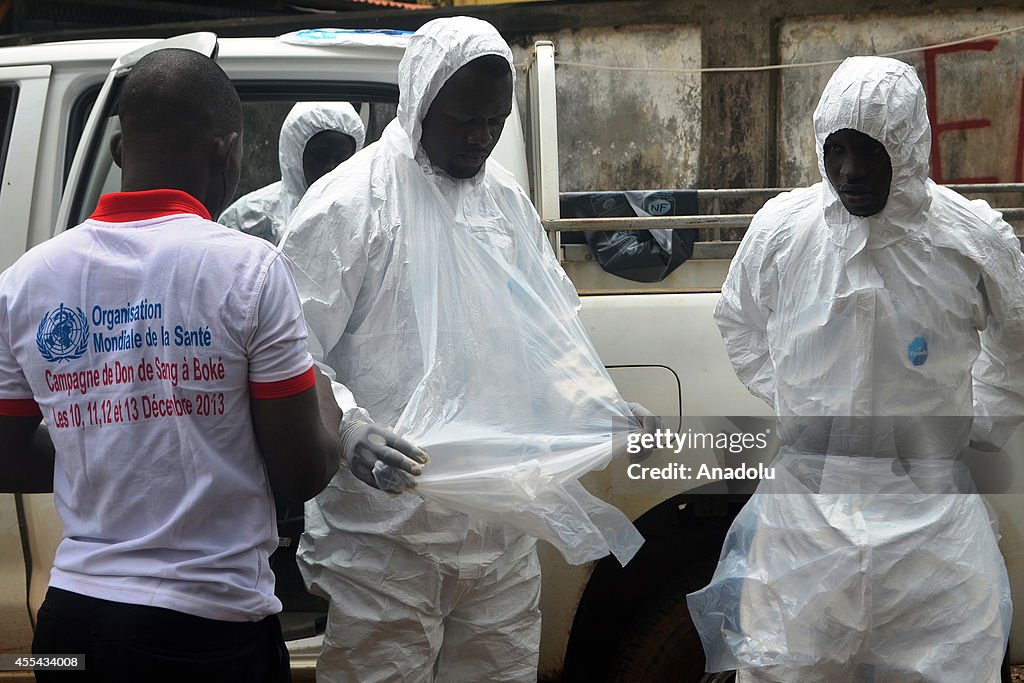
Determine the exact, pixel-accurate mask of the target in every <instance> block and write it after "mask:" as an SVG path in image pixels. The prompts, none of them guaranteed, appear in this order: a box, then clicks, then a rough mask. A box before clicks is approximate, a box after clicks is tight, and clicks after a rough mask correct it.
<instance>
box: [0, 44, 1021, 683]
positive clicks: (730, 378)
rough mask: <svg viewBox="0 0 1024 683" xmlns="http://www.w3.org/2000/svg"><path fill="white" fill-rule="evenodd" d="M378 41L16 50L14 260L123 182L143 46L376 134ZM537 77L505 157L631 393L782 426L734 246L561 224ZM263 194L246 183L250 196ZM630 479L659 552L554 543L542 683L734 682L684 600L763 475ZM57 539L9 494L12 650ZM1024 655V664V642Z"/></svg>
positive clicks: (538, 64) (10, 242) (3, 125)
mask: <svg viewBox="0 0 1024 683" xmlns="http://www.w3.org/2000/svg"><path fill="white" fill-rule="evenodd" d="M378 39H379V36H375V35H373V34H369V35H364V36H362V37H361V36H360V34H358V33H353V34H351V35H348V36H347V37H346V38H345V40H343V41H339V42H337V43H335V44H325V45H320V46H307V45H296V44H292V43H290V42H287V41H284V40H280V39H273V38H228V39H222V40H219V41H218V40H217V38H216V36H214V35H213V34H208V33H207V34H191V35H189V36H181V37H178V38H174V39H170V40H168V41H161V42H157V41H147V40H120V41H110V40H107V41H80V42H70V43H51V44H43V45H33V46H25V47H12V48H3V49H0V134H2V136H3V137H2V138H0V172H2V184H0V217H2V218H0V269H3V268H6V267H7V266H8V265H10V264H11V263H13V262H14V261H15V260H16V259H17V258H18V257H19V256H20V255H21V254H22V253H24V252H25V251H26V250H27V249H29V248H31V247H32V246H34V245H36V244H39V243H41V242H43V241H44V240H47V239H49V238H51V237H53V236H54V235H56V234H57V233H59V232H61V231H63V230H66V229H68V228H70V227H72V226H74V225H75V224H77V223H78V222H80V221H81V220H82V219H83V218H84V217H86V216H88V215H89V213H90V212H91V210H92V208H93V207H94V206H95V204H96V201H97V198H98V197H99V196H100V194H101V193H103V192H107V191H111V190H116V189H118V187H119V169H118V168H117V167H116V166H115V165H114V164H113V163H112V160H111V158H110V156H109V154H108V153H107V151H106V150H107V144H106V142H107V140H108V139H109V137H110V136H111V135H112V134H113V132H114V131H115V130H116V126H117V118H116V116H114V113H113V112H114V111H115V110H114V103H115V102H116V96H117V92H118V88H119V84H120V82H121V81H120V79H121V78H122V77H123V76H124V75H125V74H126V73H127V71H128V70H129V69H130V68H131V66H132V64H134V63H135V62H136V61H137V60H138V59H139V58H140V57H141V56H142V55H143V54H145V53H146V52H148V51H151V50H154V49H157V48H159V47H162V46H170V45H175V44H176V45H178V46H187V47H190V48H192V49H196V50H198V51H202V52H206V53H207V54H213V53H214V52H216V53H217V59H218V61H219V63H220V64H221V65H222V66H223V68H224V69H225V71H226V72H227V73H228V75H229V76H230V77H231V78H232V79H233V80H234V82H235V84H236V86H237V88H238V91H239V93H240V95H241V97H242V100H243V106H244V110H245V114H246V120H247V121H254V120H255V121H263V122H264V123H265V122H266V121H267V120H268V119H272V120H274V121H275V125H276V124H279V123H280V120H281V119H283V116H284V113H285V112H287V110H288V109H289V108H290V107H291V105H292V104H294V102H296V101H298V100H346V101H350V102H352V103H354V104H355V105H356V106H357V108H358V109H359V110H360V112H361V115H362V116H363V117H364V120H365V121H366V122H367V124H368V133H369V134H368V139H367V142H368V143H369V142H371V141H372V140H373V139H376V136H379V133H380V130H381V128H382V127H383V125H382V124H383V123H386V120H387V119H388V118H389V117H391V116H394V110H395V103H396V102H397V99H398V88H397V73H398V68H397V67H398V62H399V60H400V59H401V56H402V53H403V49H404V48H403V46H402V41H401V39H400V38H394V39H393V40H390V44H380V40H378ZM524 71H525V78H526V81H527V87H526V88H525V91H526V92H525V96H524V97H523V98H522V102H521V105H523V108H524V110H528V111H529V117H528V124H529V125H528V127H527V128H528V130H527V132H528V136H527V135H524V127H523V124H522V123H521V119H520V116H519V113H518V110H516V109H514V110H513V114H512V116H511V118H510V119H509V121H508V123H507V124H506V126H505V130H504V133H503V134H502V138H501V141H500V142H499V145H498V147H497V149H496V151H495V153H494V154H495V158H496V159H498V160H499V161H500V162H501V163H502V164H503V165H504V166H506V167H507V168H509V169H510V170H511V171H512V172H513V173H514V174H515V175H516V177H517V178H518V179H519V180H520V182H521V183H522V185H523V186H524V187H528V188H532V192H531V196H532V197H533V198H534V201H535V204H536V206H537V208H538V211H539V212H540V214H541V216H542V218H544V219H546V221H547V226H548V227H549V229H551V230H552V244H553V247H554V248H555V249H556V250H557V252H558V254H559V257H560V259H561V260H562V262H563V264H564V267H565V269H566V271H567V272H568V274H569V275H570V277H571V278H572V280H573V281H574V282H575V283H576V285H577V289H578V290H579V292H580V294H581V295H582V301H583V310H582V314H581V315H582V317H583V320H584V322H585V324H586V326H587V329H588V331H589V333H590V335H591V338H592V339H593V341H594V344H595V346H596V348H597V350H598V351H599V353H600V355H601V357H602V359H603V361H604V363H605V365H606V366H607V367H608V368H609V370H610V372H611V375H612V377H613V379H614V380H615V381H616V383H617V384H618V386H619V388H620V390H621V391H622V393H623V395H624V396H625V397H626V398H627V400H630V401H639V402H642V403H643V404H645V405H646V406H647V407H648V408H650V409H651V410H653V411H654V412H655V413H656V414H659V415H664V416H673V415H686V416H706V420H711V421H718V422H719V423H720V424H727V426H729V427H730V428H732V429H735V430H742V431H759V430H761V429H763V427H764V425H770V424H771V419H770V414H769V411H768V409H767V407H766V406H765V405H764V404H762V403H761V402H759V401H757V400H756V399H754V398H753V397H751V396H750V395H749V394H748V392H747V391H746V390H745V389H744V388H743V387H742V386H741V385H740V383H739V382H738V381H737V380H736V378H735V376H734V374H733V372H732V369H731V367H730V365H729V362H728V359H727V357H726V354H725V350H724V347H723V345H722V342H721V338H720V337H719V335H718V332H717V330H716V328H715V326H714V323H713V320H712V315H711V312H712V309H713V307H714V304H715V301H716V299H717V296H718V294H717V292H718V290H719V288H720V286H721V283H722V281H723V279H724V277H725V273H726V271H727V269H728V264H729V256H730V255H731V252H732V251H733V250H734V249H735V244H730V243H718V244H715V243H698V244H697V245H696V249H695V254H694V258H693V259H691V260H690V261H689V262H687V263H685V264H684V265H683V266H681V267H680V268H678V269H677V270H675V271H674V272H673V273H672V274H671V275H670V276H669V277H668V278H666V279H665V280H664V281H662V282H659V283H656V284H654V285H640V284H638V283H635V282H631V281H628V280H623V279H620V278H617V277H615V276H613V275H610V274H608V273H605V272H603V271H602V270H601V269H600V267H599V266H598V265H597V263H595V262H594V260H593V259H592V258H591V257H590V255H589V251H588V250H587V247H586V246H584V245H565V246H564V247H563V246H562V245H561V244H560V243H559V239H558V232H557V231H558V230H577V229H580V228H581V227H583V224H581V223H580V222H579V221H578V220H560V219H559V218H558V201H559V193H558V177H557V171H558V159H557V129H556V125H555V66H554V48H553V46H552V45H551V44H550V43H544V42H542V43H538V44H536V45H535V46H534V47H533V49H532V51H531V52H530V57H529V59H528V61H527V64H526V67H525V70H524ZM275 117H276V119H275ZM273 131H274V139H276V128H274V129H273ZM527 139H529V141H530V149H529V150H528V149H527V142H526V140H527ZM265 143H266V140H265V139H262V138H259V137H258V136H250V135H248V134H247V135H246V145H247V148H246V150H245V154H246V158H248V159H259V158H261V157H260V153H259V152H260V150H259V149H258V147H259V146H260V145H265ZM262 158H264V159H267V160H269V161H268V162H267V163H269V164H271V165H274V166H275V167H274V168H267V169H263V171H264V172H263V173H262V175H261V174H255V177H263V178H269V179H270V180H273V179H276V177H277V176H276V175H275V174H276V173H277V169H276V156H274V155H273V154H270V155H267V154H263V155H262ZM243 177H245V176H243ZM251 189H253V187H240V188H239V193H242V192H245V191H249V190H251ZM705 194H707V193H705ZM710 194H711V195H713V196H714V195H715V192H713V191H712V192H711V193H710ZM719 194H728V191H721V192H720V193H719ZM603 220H604V221H605V223H603V224H602V225H605V226H610V227H614V228H617V229H624V228H660V227H680V226H681V225H682V224H683V223H686V224H687V225H690V226H694V225H699V226H702V227H714V226H716V225H718V226H734V225H738V226H742V225H744V224H745V221H746V220H747V218H746V217H743V216H739V217H731V218H730V217H705V218H700V219H690V220H689V221H685V220H683V219H672V218H645V219H603ZM616 221H617V222H616ZM637 221H639V222H637ZM587 225H589V228H590V229H593V228H594V227H595V225H594V224H593V223H589V224H587ZM726 416H733V419H726ZM668 426H674V425H668ZM1019 436H1020V435H1019V434H1018V437H1019ZM2 447H3V445H2V444H0V448H2ZM673 457H674V456H673V455H672V454H671V453H670V452H668V451H659V452H658V453H656V454H655V456H654V460H652V461H651V464H655V465H656V464H659V463H661V464H670V463H671V462H672V460H673ZM698 457H699V458H701V459H703V461H705V462H707V463H711V464H719V465H721V464H725V460H726V457H727V454H726V453H724V452H723V451H721V450H717V451H716V450H715V449H708V450H707V451H705V452H703V453H701V454H700V455H699V456H698ZM624 473H625V467H624V464H617V463H613V464H612V465H611V466H609V467H608V468H607V469H606V470H605V471H602V472H595V473H592V474H590V475H588V476H587V477H586V478H585V479H584V482H585V483H586V485H587V486H588V487H589V488H590V489H591V490H592V491H593V492H594V493H596V494H598V495H600V496H602V497H604V498H606V499H608V500H610V501H612V502H613V503H615V504H616V505H617V506H619V507H620V508H621V509H622V510H623V511H625V512H626V514H628V515H629V516H630V517H631V518H632V519H634V520H635V523H636V525H637V527H638V528H639V529H640V531H641V532H642V533H643V534H644V536H645V537H646V543H645V545H644V547H643V548H642V549H641V551H640V553H639V554H638V555H637V557H636V558H635V559H634V560H633V561H632V562H630V564H629V565H628V566H627V567H625V568H622V567H620V566H619V565H618V563H617V561H616V560H614V559H612V558H606V559H604V560H601V561H599V562H595V563H590V564H586V565H582V566H569V565H567V564H565V563H564V561H563V560H562V559H561V557H560V556H559V555H558V553H557V552H556V551H554V550H553V549H552V548H550V547H546V546H545V547H542V549H541V555H542V561H543V577H544V584H543V592H542V611H543V640H542V650H541V660H540V670H539V672H538V675H539V677H540V679H541V680H564V681H577V680H579V681H588V682H592V683H597V682H600V681H608V682H617V683H642V682H646V683H654V682H660V681H669V680H671V681H683V682H687V683H690V682H693V683H696V682H697V681H711V680H727V678H728V676H727V675H726V676H722V675H719V676H714V675H710V674H705V673H704V660H703V654H702V651H701V646H700V641H699V639H698V638H697V636H696V634H695V632H694V630H693V626H692V624H691V623H690V619H689V615H688V612H687V610H686V605H685V595H686V593H687V592H689V591H691V590H693V589H695V588H698V587H700V586H702V585H703V584H704V583H705V582H706V580H707V578H709V577H710V574H711V572H712V570H713V568H714V566H715V563H716V561H717V559H718V553H719V550H720V548H721V541H722V538H723V536H724V534H725V531H726V529H727V528H728V525H729V523H730V521H731V519H732V517H733V516H734V515H735V513H736V512H737V511H738V509H739V507H740V506H741V505H742V503H743V502H744V501H745V500H746V497H747V495H748V494H749V490H750V484H752V482H746V484H747V485H746V486H740V487H737V488H729V487H726V486H724V485H721V486H717V485H716V488H715V489H714V491H713V492H711V490H710V489H708V488H704V489H700V490H698V489H696V488H695V487H696V485H697V483H698V482H696V481H672V482H659V483H657V484H656V485H651V483H650V482H648V483H647V485H642V484H638V483H636V482H633V481H632V480H630V479H629V478H628V477H626V476H625V475H624ZM705 493H707V495H704V494H705ZM712 493H713V494H712ZM993 503H994V504H995V506H996V508H997V509H998V510H999V511H1000V513H1001V517H1002V533H1003V542H1004V551H1005V553H1006V556H1007V562H1008V565H1009V567H1010V573H1011V576H1012V577H1014V587H1016V588H1021V587H1022V586H1021V580H1024V556H1022V553H1024V539H1022V536H1021V535H1022V533H1024V528H1022V527H1021V526H1020V525H1019V520H1021V519H1022V514H1021V513H1022V512H1024V502H1022V500H1021V498H1020V497H1017V496H1002V497H999V496H996V497H993ZM284 526H285V525H283V527H282V528H284ZM283 536H284V538H283V539H282V548H281V550H279V554H280V557H278V558H276V564H275V571H276V572H277V573H278V576H279V592H280V593H281V594H282V597H283V599H284V602H285V605H286V613H285V615H284V618H283V620H282V621H283V623H284V627H285V630H286V635H287V637H288V638H289V639H290V643H289V645H290V648H291V650H292V662H293V667H294V669H295V670H296V672H297V678H300V677H301V678H305V679H307V680H309V679H310V675H309V672H311V671H312V667H313V663H314V661H315V656H316V653H317V651H318V635H317V634H318V632H319V631H321V630H322V628H323V623H324V616H323V605H322V603H320V602H319V601H318V600H317V599H314V598H311V597H310V596H307V595H305V594H304V593H303V591H302V589H301V585H299V582H298V577H297V572H296V571H295V569H294V566H292V565H290V564H289V562H290V560H291V556H290V555H289V550H290V552H291V553H294V546H293V545H292V546H291V547H289V543H290V541H293V540H294V537H292V538H288V537H287V534H286V533H285V534H283ZM59 538H60V521H59V519H58V518H57V516H56V514H55V512H54V507H53V500H52V496H50V495H41V494H37V495H11V494H5V495H0V653H2V652H8V653H23V652H28V651H29V646H30V643H31V636H32V619H33V616H34V614H35V611H36V609H37V608H38V607H39V604H40V603H41V601H42V598H43V594H44V592H45V589H46V585H47V582H48V579H49V572H50V566H51V564H52V560H53V556H54V551H55V549H56V545H57V542H58V540H59ZM1018 594H1024V593H1018ZM1015 635H1016V636H1017V637H1016V638H1015V639H1014V640H1015V642H1019V643H1024V640H1021V637H1020V636H1022V635H1024V634H1021V633H1019V629H1017V630H1015ZM1017 658H1024V651H1021V652H1020V653H1019V654H1017ZM5 676H6V677H8V678H10V679H17V678H19V677H21V678H26V677H27V675H25V674H14V673H4V672H0V680H4V677H5Z"/></svg>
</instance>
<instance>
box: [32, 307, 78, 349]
mask: <svg viewBox="0 0 1024 683" xmlns="http://www.w3.org/2000/svg"><path fill="white" fill-rule="evenodd" d="M88 342H89V321H88V320H87V319H86V317H85V313H83V312H82V309H81V308H77V307H76V308H74V309H71V308H67V307H65V306H64V304H63V303H61V305H60V307H59V308H56V309H54V310H52V311H47V312H46V314H45V315H43V319H42V320H41V321H40V322H39V330H38V331H37V332H36V346H38V347H39V353H41V354H43V358H45V359H46V360H48V361H50V362H51V363H59V362H61V361H62V360H66V361H72V360H74V359H75V358H81V357H82V354H84V353H85V350H86V349H87V348H88Z"/></svg>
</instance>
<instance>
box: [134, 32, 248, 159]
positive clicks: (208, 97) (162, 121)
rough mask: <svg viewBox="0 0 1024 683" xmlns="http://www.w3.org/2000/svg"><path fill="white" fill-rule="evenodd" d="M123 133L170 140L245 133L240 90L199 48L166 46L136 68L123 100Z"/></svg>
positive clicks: (147, 56)
mask: <svg viewBox="0 0 1024 683" xmlns="http://www.w3.org/2000/svg"><path fill="white" fill-rule="evenodd" d="M117 110H118V115H119V116H120V118H121V130H122V135H123V136H124V139H125V141H126V142H128V141H129V140H132V139H152V138H153V137H158V138H159V139H161V140H165V141H166V142H167V143H168V144H180V143H182V142H185V141H188V140H194V139H195V138H196V136H197V135H202V134H206V135H208V136H209V137H211V138H216V137H222V136H225V135H228V134H230V133H241V132H242V103H241V101H240V100H239V98H238V91H237V90H235V86H234V85H233V84H232V83H231V79H230V78H228V76H227V74H226V73H224V70H223V69H221V68H220V66H218V65H217V63H216V62H215V61H213V60H212V59H210V58H209V57H207V56H206V55H203V54H200V53H198V52H195V51H193V50H184V49H180V48H166V49H163V50H157V51H155V52H151V53H150V54H148V55H146V56H145V57H143V58H142V59H140V60H139V61H138V63H137V64H135V66H134V67H132V70H131V71H130V72H129V73H128V76H127V77H126V78H125V81H124V85H123V86H122V88H121V94H120V99H119V101H118V105H117Z"/></svg>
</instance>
